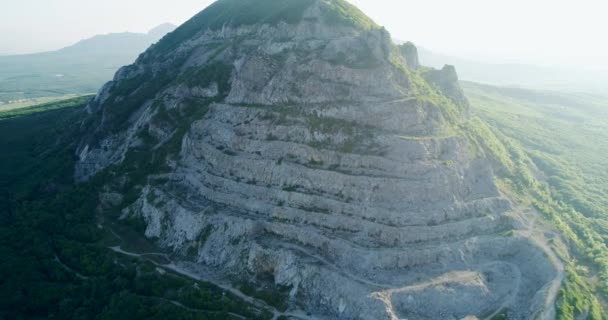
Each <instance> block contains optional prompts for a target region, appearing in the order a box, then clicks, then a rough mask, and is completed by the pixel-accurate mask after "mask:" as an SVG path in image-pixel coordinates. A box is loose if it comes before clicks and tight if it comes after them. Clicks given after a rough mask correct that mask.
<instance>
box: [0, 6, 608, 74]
mask: <svg viewBox="0 0 608 320" xmlns="http://www.w3.org/2000/svg"><path fill="white" fill-rule="evenodd" d="M276 1H280V0H276ZM350 1H351V2H353V3H355V4H357V5H358V6H359V7H360V8H361V9H363V10H364V11H365V12H366V13H367V14H369V15H370V16H371V17H372V18H374V19H375V20H376V21H377V22H378V23H379V24H381V25H384V26H386V27H387V29H389V31H391V33H392V34H393V37H395V38H397V39H403V40H411V41H414V42H415V43H416V44H418V45H419V46H424V47H427V48H429V49H433V50H435V51H438V52H442V53H449V54H456V55H460V56H465V57H472V58H477V59H485V60H489V61H496V62H527V63H536V64H547V65H559V64H562V65H563V64H568V65H575V64H578V65H588V66H592V65H602V67H608V61H607V60H608V42H607V41H605V39H606V35H605V32H606V31H607V30H608V18H606V12H608V7H607V4H606V3H607V2H606V1H605V0H577V1H574V0H571V1H566V0H509V1H506V0H499V1H498V0H494V1H492V0H458V1H455V0H350ZM211 2H212V1H211V0H172V1H168V0H0V54H11V53H24V52H35V51H43V50H51V49H57V48H60V47H64V46H67V45H70V44H72V43H74V42H77V41H78V40H80V39H82V38H86V37H90V36H93V35H95V34H103V33H109V32H123V31H132V32H145V31H147V30H148V29H150V28H152V27H154V26H156V25H158V24H161V23H164V22H172V23H175V24H179V23H182V22H184V21H185V20H187V19H188V18H189V17H190V16H192V15H194V14H195V13H196V12H198V11H200V10H201V9H203V8H204V7H205V6H207V5H208V4H209V3H211Z"/></svg>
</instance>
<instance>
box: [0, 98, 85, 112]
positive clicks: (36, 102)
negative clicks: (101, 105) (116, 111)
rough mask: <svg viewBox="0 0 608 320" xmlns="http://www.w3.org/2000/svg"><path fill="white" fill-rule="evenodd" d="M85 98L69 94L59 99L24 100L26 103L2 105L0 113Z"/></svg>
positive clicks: (0, 105)
mask: <svg viewBox="0 0 608 320" xmlns="http://www.w3.org/2000/svg"><path fill="white" fill-rule="evenodd" d="M80 96H83V95H81V94H67V95H63V96H58V97H40V98H32V99H24V101H19V102H13V103H4V104H0V112H5V111H11V110H15V109H21V108H27V107H31V106H35V105H40V104H47V103H51V102H57V101H62V100H68V99H72V98H77V97H80Z"/></svg>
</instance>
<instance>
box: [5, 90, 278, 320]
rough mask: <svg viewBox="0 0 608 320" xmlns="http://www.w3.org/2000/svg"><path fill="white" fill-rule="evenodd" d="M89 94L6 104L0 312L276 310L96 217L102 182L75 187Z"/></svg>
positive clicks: (254, 315) (68, 315)
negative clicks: (175, 265)
mask: <svg viewBox="0 0 608 320" xmlns="http://www.w3.org/2000/svg"><path fill="white" fill-rule="evenodd" d="M88 99H90V96H89V97H82V98H77V99H73V100H69V101H62V102H58V103H52V104H47V105H42V106H36V107H31V108H26V109H20V110H14V111H10V112H4V113H0V150H2V151H1V152H0V255H1V256H2V259H0V274H1V275H2V276H1V277H0V319H3V320H5V319H6V320H9V319H108V320H110V319H112V320H116V319H159V320H160V319H201V320H202V319H218V320H220V319H242V318H250V319H270V318H271V317H272V314H271V313H270V312H269V311H268V310H265V309H264V308H263V307H255V306H253V305H251V304H248V303H246V302H244V301H243V300H241V299H240V298H237V297H236V296H234V295H232V294H230V293H227V292H225V291H222V290H220V289H219V288H218V287H215V286H213V285H210V284H207V283H203V282H199V281H195V280H193V279H190V278H188V277H184V276H182V275H179V274H177V273H172V272H171V270H167V269H164V268H162V267H161V266H162V264H164V263H167V262H166V257H165V256H163V255H162V254H161V253H159V254H157V255H142V256H141V257H135V256H128V255H125V254H121V253H119V252H115V251H112V250H111V249H110V247H112V246H120V245H124V244H123V243H122V239H123V238H126V237H129V243H130V246H124V247H123V248H125V250H126V248H128V249H130V250H133V251H136V249H137V250H141V251H140V252H144V251H145V250H154V249H153V247H152V246H147V244H146V242H145V241H144V240H142V239H139V238H137V237H136V236H134V235H133V234H134V233H133V232H130V230H132V228H136V227H137V226H131V227H129V226H127V227H123V228H120V227H116V229H115V230H114V229H112V228H113V227H111V226H112V222H111V221H107V220H103V219H99V216H96V212H98V208H97V203H98V201H97V191H96V190H97V185H98V184H97V182H96V181H91V182H90V183H87V184H82V185H79V186H74V185H73V183H72V180H73V179H72V172H73V166H74V160H75V159H74V150H75V145H74V135H73V134H74V132H75V130H76V129H77V128H78V126H79V121H77V120H78V119H79V118H80V116H81V113H82V109H83V106H84V104H85V103H86V102H87V101H88ZM145 252H150V251H145Z"/></svg>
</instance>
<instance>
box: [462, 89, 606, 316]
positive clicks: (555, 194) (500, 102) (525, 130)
mask: <svg viewBox="0 0 608 320" xmlns="http://www.w3.org/2000/svg"><path fill="white" fill-rule="evenodd" d="M463 86H464V89H465V91H466V94H467V96H468V98H469V100H470V102H471V104H472V107H473V112H474V115H475V116H477V117H479V118H480V119H481V120H482V121H484V122H485V123H488V124H490V126H491V127H492V128H493V130H494V132H496V133H497V136H499V137H500V140H502V142H503V144H504V145H506V146H508V149H509V150H515V152H512V151H511V153H510V154H509V155H508V158H509V157H510V158H511V159H514V158H520V159H527V160H528V161H530V162H531V164H530V165H526V168H525V169H522V170H518V171H519V172H520V173H519V174H518V175H521V174H522V173H523V175H529V176H531V177H530V178H531V179H528V180H529V182H528V183H526V184H525V187H524V188H520V189H519V191H518V192H515V194H517V197H518V198H519V200H520V201H522V202H525V204H527V205H529V206H531V207H534V208H536V209H537V210H538V211H539V212H540V213H542V214H543V215H544V216H545V217H546V218H547V219H548V220H549V221H550V222H552V223H553V224H554V225H555V226H556V228H557V229H559V230H560V231H561V232H562V234H563V236H564V238H565V240H566V241H567V244H568V245H569V248H570V250H569V251H570V252H571V254H572V256H571V257H567V256H563V257H562V258H564V259H565V260H567V262H568V266H567V272H566V279H565V281H564V285H563V287H562V289H561V291H560V299H559V300H558V305H557V306H558V315H557V316H558V319H559V320H573V319H592V320H598V319H605V317H604V316H603V315H602V313H603V310H608V309H607V308H606V306H607V304H606V302H607V301H608V300H607V298H608V246H607V244H608V170H607V168H608V157H607V155H608V98H606V97H601V96H596V95H587V94H566V93H557V92H539V91H529V90H522V89H509V88H498V87H491V86H485V85H478V84H473V83H464V84H463ZM508 158H507V160H508ZM508 161H509V160H508Z"/></svg>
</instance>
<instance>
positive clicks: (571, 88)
mask: <svg viewBox="0 0 608 320" xmlns="http://www.w3.org/2000/svg"><path fill="white" fill-rule="evenodd" d="M418 52H419V55H420V63H421V64H423V65H425V66H429V67H435V68H441V67H443V65H445V64H450V65H454V66H455V67H456V70H457V71H458V75H459V77H460V78H461V79H462V80H466V81H473V82H479V83H486V84H492V85H499V86H515V87H523V88H531V89H543V90H560V91H567V92H588V93H608V73H607V72H605V71H604V72H602V71H601V70H584V69H575V68H569V67H563V68H562V67H542V66H535V65H526V64H492V63H483V62H477V61H474V60H473V59H467V58H461V57H455V56H450V55H444V54H439V53H436V52H433V51H431V50H428V49H424V48H418Z"/></svg>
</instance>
